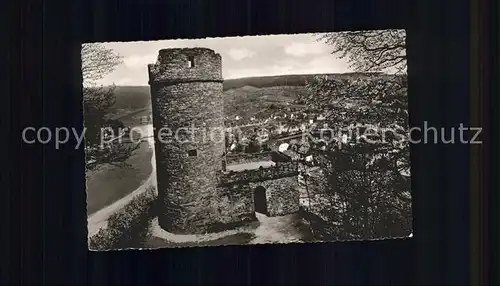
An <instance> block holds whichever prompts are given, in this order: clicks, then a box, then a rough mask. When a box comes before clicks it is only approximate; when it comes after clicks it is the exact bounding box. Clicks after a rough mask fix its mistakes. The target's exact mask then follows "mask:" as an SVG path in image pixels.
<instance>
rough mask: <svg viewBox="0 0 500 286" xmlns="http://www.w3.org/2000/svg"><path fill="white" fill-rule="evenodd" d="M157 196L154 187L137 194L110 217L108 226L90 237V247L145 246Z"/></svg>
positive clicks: (120, 247)
mask: <svg viewBox="0 0 500 286" xmlns="http://www.w3.org/2000/svg"><path fill="white" fill-rule="evenodd" d="M155 198H156V195H155V189H154V187H150V188H148V189H147V190H146V191H145V192H143V193H141V194H140V195H138V196H136V197H135V198H134V199H133V200H132V201H131V202H130V203H128V204H127V205H125V207H123V208H122V209H121V210H119V211H118V212H116V213H114V214H113V215H111V216H110V217H109V219H108V226H107V227H106V228H104V229H101V230H99V232H98V233H97V234H95V235H94V236H92V237H90V239H89V248H90V249H92V250H109V249H117V248H118V249H123V248H132V247H133V248H137V247H141V246H143V243H144V240H145V239H146V237H147V236H148V231H149V226H150V223H151V219H152V218H153V215H154V214H153V212H154V210H153V209H154V202H155V201H156V200H155Z"/></svg>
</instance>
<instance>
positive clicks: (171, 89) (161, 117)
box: [148, 48, 225, 234]
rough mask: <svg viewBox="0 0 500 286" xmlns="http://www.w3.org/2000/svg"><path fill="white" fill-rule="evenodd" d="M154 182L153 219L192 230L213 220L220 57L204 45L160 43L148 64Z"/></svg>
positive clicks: (219, 143)
mask: <svg viewBox="0 0 500 286" xmlns="http://www.w3.org/2000/svg"><path fill="white" fill-rule="evenodd" d="M148 72H149V84H150V87H151V102H152V107H153V126H154V135H155V152H156V164H157V168H156V172H157V184H158V186H157V187H158V222H159V225H160V227H161V228H163V229H164V230H166V231H169V232H173V233H178V234H188V233H192V234H196V233H203V232H205V231H207V228H208V227H209V226H210V225H212V224H214V223H217V220H218V219H217V218H218V217H219V216H220V214H219V212H220V210H219V209H218V207H217V205H216V204H217V202H218V201H219V195H218V192H219V191H218V188H217V184H218V180H217V174H218V173H219V172H220V171H222V169H223V166H222V160H221V156H223V154H224V150H225V147H224V144H225V141H224V120H223V118H224V117H223V99H222V83H223V78H222V60H221V56H220V55H219V54H217V53H215V52H214V51H213V50H210V49H205V48H191V49H163V50H160V51H159V54H158V59H157V62H156V63H155V64H150V65H148Z"/></svg>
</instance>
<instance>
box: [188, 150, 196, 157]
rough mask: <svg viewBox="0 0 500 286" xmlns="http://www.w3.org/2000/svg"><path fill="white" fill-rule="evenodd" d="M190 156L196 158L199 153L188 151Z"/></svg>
mask: <svg viewBox="0 0 500 286" xmlns="http://www.w3.org/2000/svg"><path fill="white" fill-rule="evenodd" d="M188 155H189V157H196V156H198V151H196V150H189V151H188Z"/></svg>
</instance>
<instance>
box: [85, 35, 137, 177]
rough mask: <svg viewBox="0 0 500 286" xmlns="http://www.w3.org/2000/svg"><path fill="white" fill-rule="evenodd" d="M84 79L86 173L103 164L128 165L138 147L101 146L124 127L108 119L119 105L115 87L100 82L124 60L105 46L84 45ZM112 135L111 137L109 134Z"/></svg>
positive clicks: (132, 145) (131, 145) (134, 145)
mask: <svg viewBox="0 0 500 286" xmlns="http://www.w3.org/2000/svg"><path fill="white" fill-rule="evenodd" d="M81 57H82V77H83V112H84V121H85V125H84V126H85V155H86V161H87V163H86V169H87V170H93V169H95V168H96V167H98V166H100V165H102V164H113V165H120V166H123V165H126V163H125V161H126V160H127V159H128V158H129V157H130V155H131V154H132V152H133V151H134V150H136V149H137V148H138V147H139V146H138V144H127V145H124V144H114V145H107V146H102V144H101V143H102V142H101V139H102V137H104V136H112V137H114V136H117V135H118V132H119V129H120V128H123V127H124V126H123V124H122V123H121V122H120V121H117V120H111V119H109V118H107V116H106V115H107V113H108V111H109V109H110V107H112V106H113V105H114V104H115V102H116V97H115V87H114V86H112V87H104V86H102V85H101V86H100V85H98V84H97V82H98V81H99V80H100V79H102V78H104V76H106V75H107V74H109V73H110V72H112V71H113V70H114V69H115V67H116V66H117V65H119V64H120V63H121V57H120V56H119V55H117V54H116V53H115V52H114V51H113V50H111V49H108V48H106V47H105V46H104V45H102V44H84V45H82V50H81ZM107 133H110V134H107Z"/></svg>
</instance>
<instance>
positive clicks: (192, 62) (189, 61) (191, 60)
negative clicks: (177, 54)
mask: <svg viewBox="0 0 500 286" xmlns="http://www.w3.org/2000/svg"><path fill="white" fill-rule="evenodd" d="M192 67H194V57H193V56H189V57H188V68H192Z"/></svg>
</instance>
